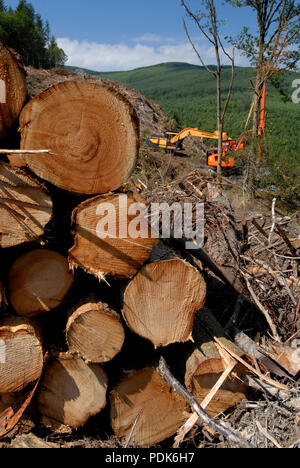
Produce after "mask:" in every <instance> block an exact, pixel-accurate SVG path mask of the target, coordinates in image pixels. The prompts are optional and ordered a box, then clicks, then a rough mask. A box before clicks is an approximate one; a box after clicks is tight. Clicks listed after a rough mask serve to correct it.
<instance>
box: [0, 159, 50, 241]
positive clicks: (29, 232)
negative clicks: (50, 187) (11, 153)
mask: <svg viewBox="0 0 300 468" xmlns="http://www.w3.org/2000/svg"><path fill="white" fill-rule="evenodd" d="M51 216H52V201H51V198H50V196H49V195H48V194H47V191H46V189H45V188H44V187H42V186H41V184H39V183H38V182H36V181H34V180H33V179H32V178H31V177H29V176H28V175H27V174H25V173H24V172H22V171H20V170H19V169H16V168H13V167H10V166H9V165H8V164H5V163H0V234H1V235H0V246H1V247H12V246H15V245H19V244H22V243H23V242H32V241H36V240H37V239H39V238H40V237H41V236H42V235H43V234H44V229H45V226H46V224H47V223H48V222H49V221H50V219H51Z"/></svg>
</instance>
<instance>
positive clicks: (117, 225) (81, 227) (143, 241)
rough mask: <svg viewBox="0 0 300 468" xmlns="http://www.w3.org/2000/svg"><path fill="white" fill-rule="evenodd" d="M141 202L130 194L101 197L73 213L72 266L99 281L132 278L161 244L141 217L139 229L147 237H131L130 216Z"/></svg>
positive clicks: (132, 219)
mask: <svg viewBox="0 0 300 468" xmlns="http://www.w3.org/2000/svg"><path fill="white" fill-rule="evenodd" d="M142 202H143V200H142V199H140V197H138V196H137V195H135V194H132V193H127V194H108V195H102V196H98V197H95V198H92V199H90V200H87V201H85V202H83V203H82V204H81V205H79V206H78V207H77V208H76V210H75V211H74V212H73V233H74V236H75V241H74V246H73V247H72V248H71V249H70V251H69V261H70V264H71V265H72V266H75V267H76V266H78V267H81V268H83V269H84V270H86V271H87V272H89V273H92V274H93V275H95V276H96V277H98V278H99V279H103V278H104V277H105V276H106V275H112V276H114V277H116V278H121V279H122V278H132V277H133V276H134V275H135V273H136V272H137V271H138V270H139V268H140V267H141V266H142V265H143V264H144V263H145V262H146V260H148V258H149V257H150V254H151V251H152V249H154V247H155V246H156V245H157V242H158V240H157V239H153V238H151V228H150V226H149V224H148V222H147V221H146V220H145V219H143V218H142V217H141V219H140V226H139V229H140V230H141V231H142V232H143V235H144V237H142V238H135V237H133V236H132V235H131V234H130V225H131V224H130V223H131V222H132V221H134V216H133V215H130V214H128V212H129V211H130V209H134V207H135V206H136V205H135V204H137V203H142ZM107 213H108V214H107ZM104 214H105V216H104Z"/></svg>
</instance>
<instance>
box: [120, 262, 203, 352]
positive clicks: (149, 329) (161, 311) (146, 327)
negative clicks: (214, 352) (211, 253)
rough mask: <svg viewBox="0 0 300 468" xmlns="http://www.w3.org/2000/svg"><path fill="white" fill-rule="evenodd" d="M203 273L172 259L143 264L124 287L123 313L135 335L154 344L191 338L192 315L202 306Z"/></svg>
mask: <svg viewBox="0 0 300 468" xmlns="http://www.w3.org/2000/svg"><path fill="white" fill-rule="evenodd" d="M205 299H206V284H205V281H204V279H203V277H202V275H201V274H200V273H199V272H198V270H196V268H194V267H192V266H191V265H189V264H188V263H186V262H185V261H184V260H181V259H178V258H174V259H171V260H163V261H157V262H153V263H150V264H148V265H146V266H144V267H143V268H142V269H141V270H140V271H139V273H138V274H137V275H136V276H135V278H134V279H133V280H132V281H131V283H130V284H129V286H128V287H127V289H126V291H125V295H124V308H123V316H124V319H125V320H126V322H127V324H128V325H129V327H130V328H131V329H132V330H133V331H134V332H135V333H137V334H138V335H140V336H142V337H144V338H146V339H148V340H150V341H151V342H152V343H153V345H154V346H155V347H159V346H167V345H169V344H170V343H176V342H185V341H188V340H189V339H190V338H191V334H192V328H193V324H194V315H195V313H196V312H197V311H198V310H199V309H201V308H202V307H203V305H204V302H205Z"/></svg>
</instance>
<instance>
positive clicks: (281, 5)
mask: <svg viewBox="0 0 300 468" xmlns="http://www.w3.org/2000/svg"><path fill="white" fill-rule="evenodd" d="M227 2H228V3H230V4H231V5H233V6H236V7H247V6H248V7H250V8H251V9H252V10H253V11H254V12H255V13H256V18H257V33H256V34H251V33H250V32H249V28H248V27H246V26H245V27H244V28H243V29H242V31H241V33H240V34H239V35H238V36H237V37H235V38H232V37H230V38H229V39H230V41H231V43H232V44H233V45H234V46H235V47H236V48H237V49H239V50H241V51H242V52H243V54H244V55H246V56H247V57H248V58H249V60H250V62H251V63H252V65H254V66H255V67H256V80H255V85H254V111H253V133H254V135H257V131H258V126H259V110H260V98H261V94H262V88H263V86H264V83H265V82H266V80H267V79H268V78H269V77H270V76H272V75H274V74H275V73H277V72H278V71H279V70H286V69H289V70H292V69H294V68H295V67H296V65H297V62H298V60H299V59H300V53H299V44H300V35H299V31H300V27H299V20H300V5H299V2H298V0H227Z"/></svg>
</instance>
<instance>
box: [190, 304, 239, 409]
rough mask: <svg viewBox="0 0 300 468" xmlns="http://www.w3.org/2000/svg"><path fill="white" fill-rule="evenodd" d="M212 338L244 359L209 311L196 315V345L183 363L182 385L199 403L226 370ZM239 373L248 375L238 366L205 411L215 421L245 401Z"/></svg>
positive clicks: (204, 310)
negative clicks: (184, 363) (217, 417)
mask: <svg viewBox="0 0 300 468" xmlns="http://www.w3.org/2000/svg"><path fill="white" fill-rule="evenodd" d="M213 336H216V337H217V338H218V339H219V340H221V342H222V343H224V344H225V346H226V347H227V348H229V349H231V350H232V351H233V352H234V353H235V354H237V355H238V356H243V355H244V353H243V351H242V350H241V349H239V348H238V347H237V346H236V345H235V344H234V343H233V342H232V341H231V340H230V339H229V338H227V337H226V334H225V332H224V330H223V328H222V327H221V325H220V324H219V323H218V321H217V320H216V319H215V318H214V316H213V315H212V314H211V313H210V311H209V310H207V309H203V310H202V311H201V313H199V314H198V315H197V317H196V321H195V327H194V334H193V338H194V342H195V345H194V350H193V351H192V353H191V354H190V356H189V357H188V359H187V361H186V372H185V385H186V388H187V389H188V391H190V392H191V393H192V394H193V395H194V397H195V398H196V400H198V401H199V402H200V403H201V402H202V401H203V400H204V399H205V397H206V396H207V395H208V393H209V392H210V390H211V389H212V388H213V386H214V385H215V384H216V382H217V381H218V380H219V378H220V376H221V375H222V373H223V372H224V370H225V369H226V367H227V365H226V362H225V361H224V359H223V357H222V356H221V354H220V352H219V350H218V348H217V346H216V344H215V342H214V339H213ZM242 373H244V374H245V373H248V371H247V370H246V369H245V368H244V367H243V366H242V365H240V364H238V363H237V366H236V367H235V369H234V371H233V372H232V374H231V375H230V376H229V377H228V378H227V380H226V381H225V382H224V384H223V385H222V386H221V388H220V389H219V390H218V392H217V393H216V395H215V396H214V398H213V399H212V401H211V402H210V403H209V405H208V406H207V408H206V411H207V412H208V414H209V415H211V416H214V417H215V416H217V415H219V414H220V413H223V412H224V411H226V410H227V409H229V408H231V407H233V406H235V405H236V404H237V403H238V402H239V401H241V400H242V399H244V398H245V396H246V393H247V389H248V387H247V386H246V385H245V384H244V383H243V382H241V381H240V379H238V377H239V376H240V375H241V374H242Z"/></svg>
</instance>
